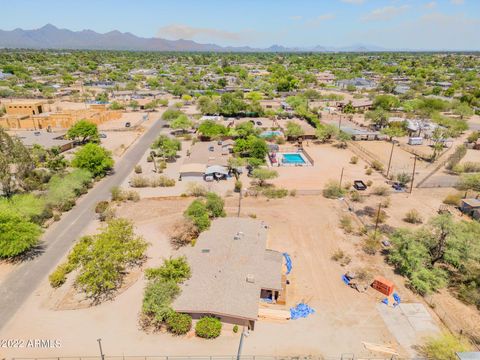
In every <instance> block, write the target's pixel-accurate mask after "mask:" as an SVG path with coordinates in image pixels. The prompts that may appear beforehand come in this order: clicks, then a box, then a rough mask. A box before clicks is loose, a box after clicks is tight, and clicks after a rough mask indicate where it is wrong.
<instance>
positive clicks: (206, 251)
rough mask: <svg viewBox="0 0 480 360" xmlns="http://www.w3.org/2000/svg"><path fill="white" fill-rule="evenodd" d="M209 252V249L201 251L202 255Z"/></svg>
mask: <svg viewBox="0 0 480 360" xmlns="http://www.w3.org/2000/svg"><path fill="white" fill-rule="evenodd" d="M209 252H210V249H202V253H204V254H207V253H209Z"/></svg>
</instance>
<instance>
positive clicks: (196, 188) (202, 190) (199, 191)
mask: <svg viewBox="0 0 480 360" xmlns="http://www.w3.org/2000/svg"><path fill="white" fill-rule="evenodd" d="M186 193H187V195H189V196H195V197H200V196H205V195H207V188H206V187H205V186H203V185H201V184H198V183H194V182H190V183H188V184H187V191H186Z"/></svg>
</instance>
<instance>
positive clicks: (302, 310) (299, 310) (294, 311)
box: [290, 303, 315, 320]
mask: <svg viewBox="0 0 480 360" xmlns="http://www.w3.org/2000/svg"><path fill="white" fill-rule="evenodd" d="M314 313H315V310H313V309H312V308H311V307H310V306H308V305H307V304H304V303H300V304H298V305H297V306H295V307H293V308H290V319H291V320H296V319H300V318H306V317H307V316H308V315H310V314H314Z"/></svg>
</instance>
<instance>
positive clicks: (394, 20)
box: [0, 0, 480, 50]
mask: <svg viewBox="0 0 480 360" xmlns="http://www.w3.org/2000/svg"><path fill="white" fill-rule="evenodd" d="M0 8H1V9H2V10H5V11H7V12H8V16H2V21H1V23H0V28H1V29H3V30H12V29H15V28H17V27H19V28H23V29H35V28H39V27H41V26H43V25H45V24H47V23H51V24H53V25H55V26H57V27H60V28H68V29H71V30H83V29H92V30H95V31H97V32H107V31H111V30H115V29H116V30H120V31H122V32H131V33H133V34H135V35H138V36H143V37H155V36H157V37H162V38H168V39H179V38H184V39H192V40H195V41H197V42H203V43H205V42H208V43H216V44H220V45H233V46H240V45H250V46H255V47H266V46H270V45H272V44H280V45H285V46H298V47H307V46H316V45H322V46H336V47H338V46H349V45H354V44H368V45H375V46H380V47H384V48H388V49H406V48H408V49H429V50H439V49H449V50H480V40H479V35H478V34H479V33H480V0H241V1H233V0H230V1H227V0H176V1H170V0H78V1H73V0H8V1H7V0H0ZM2 12H3V11H2Z"/></svg>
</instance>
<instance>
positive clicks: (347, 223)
mask: <svg viewBox="0 0 480 360" xmlns="http://www.w3.org/2000/svg"><path fill="white" fill-rule="evenodd" d="M340 228H342V229H343V230H344V231H345V232H346V233H347V234H350V233H352V232H353V224H352V218H351V217H350V215H342V217H341V218H340Z"/></svg>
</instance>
